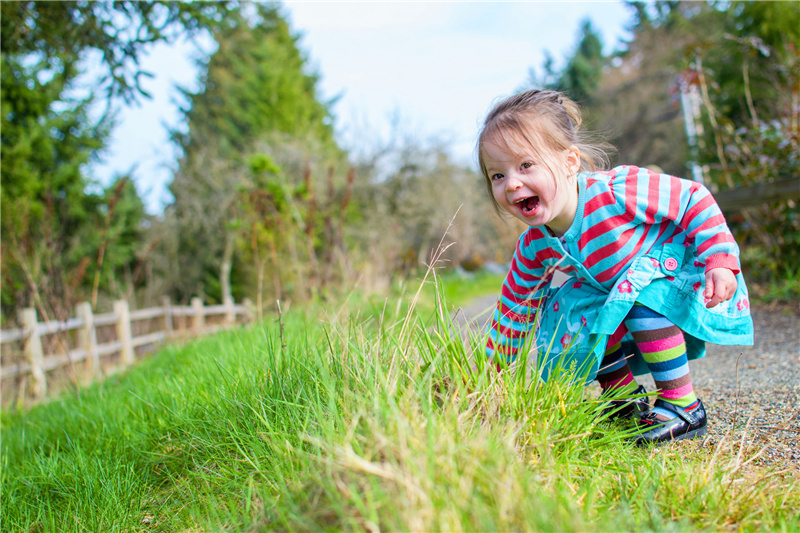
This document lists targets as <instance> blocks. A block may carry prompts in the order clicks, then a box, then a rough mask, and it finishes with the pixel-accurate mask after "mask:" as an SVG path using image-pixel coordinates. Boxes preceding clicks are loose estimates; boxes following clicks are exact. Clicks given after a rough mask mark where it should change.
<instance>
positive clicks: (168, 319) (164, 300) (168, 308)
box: [161, 296, 173, 340]
mask: <svg viewBox="0 0 800 533" xmlns="http://www.w3.org/2000/svg"><path fill="white" fill-rule="evenodd" d="M161 306H162V307H163V308H164V334H165V337H166V338H167V340H169V339H171V338H172V328H173V325H172V305H171V304H170V302H169V296H162V297H161Z"/></svg>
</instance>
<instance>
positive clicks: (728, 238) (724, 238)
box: [697, 233, 736, 255]
mask: <svg viewBox="0 0 800 533" xmlns="http://www.w3.org/2000/svg"><path fill="white" fill-rule="evenodd" d="M726 242H736V241H735V240H734V239H733V235H731V234H730V233H717V234H716V235H713V236H712V237H711V238H709V239H707V240H705V241H703V242H702V243H700V244H698V245H697V254H698V255H702V254H703V252H705V251H706V250H708V249H709V248H711V247H712V246H714V245H715V244H722V243H726Z"/></svg>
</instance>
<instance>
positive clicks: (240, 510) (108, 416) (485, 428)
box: [2, 280, 800, 532]
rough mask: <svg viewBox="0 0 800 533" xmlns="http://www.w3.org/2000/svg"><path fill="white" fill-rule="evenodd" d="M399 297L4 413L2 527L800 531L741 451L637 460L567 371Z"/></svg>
mask: <svg viewBox="0 0 800 533" xmlns="http://www.w3.org/2000/svg"><path fill="white" fill-rule="evenodd" d="M451 282H452V280H451ZM453 284H454V285H455V283H453ZM448 290H452V289H448ZM425 291H428V292H427V294H428V295H427V296H425V298H431V299H432V300H434V301H435V294H436V293H435V291H433V290H432V289H431V288H430V287H426V288H425V289H424V290H423V291H422V293H425ZM438 294H439V295H440V296H441V295H442V294H443V292H442V291H439V293H438ZM459 294H464V292H462V291H459ZM432 295H433V296H432ZM397 298H398V299H397V301H384V302H383V303H382V304H381V305H377V304H375V303H374V302H373V303H370V304H368V305H366V306H362V307H361V308H359V309H348V312H346V313H345V312H344V307H339V308H337V309H334V310H331V311H329V312H323V313H320V314H319V315H311V314H304V313H302V312H300V311H291V312H288V313H286V314H285V315H284V317H283V320H282V324H279V323H278V322H277V320H275V319H269V320H267V321H265V322H264V323H263V324H259V325H255V326H252V327H248V328H245V329H241V330H237V331H233V332H226V333H222V334H219V335H216V336H214V337H210V338H205V339H201V340H198V341H196V342H193V343H191V344H187V345H184V346H173V347H170V348H167V349H165V350H163V351H161V352H160V353H158V354H157V355H154V356H152V357H150V358H148V359H146V360H144V361H142V362H141V363H140V364H138V365H137V366H136V368H135V369H133V370H131V371H129V372H127V373H126V374H124V375H119V376H115V377H112V378H109V379H107V380H106V381H105V382H103V383H100V384H97V385H95V386H93V387H90V388H88V389H87V390H85V391H83V392H82V394H81V396H80V400H78V399H77V398H75V397H64V398H61V399H58V400H55V401H52V402H50V403H48V404H46V405H40V406H37V407H34V408H33V409H31V410H29V411H26V412H10V413H9V412H4V413H3V418H2V504H3V505H2V530H3V531H37V532H39V531H59V532H60V531H260V530H267V531H271V530H300V531H306V530H354V529H357V530H364V529H367V530H403V531H405V530H417V531H419V530H448V531H450V530H462V531H463V530H467V531H475V530H571V531H574V530H580V531H588V530H598V531H608V530H635V531H639V530H652V531H682V530H686V529H710V530H718V529H729V528H730V529H738V528H742V529H745V530H756V529H759V530H760V529H770V530H785V531H793V530H797V529H800V519H798V517H797V514H796V509H798V508H800V496H798V493H800V491H798V490H797V487H796V484H797V478H796V477H792V476H791V475H790V474H785V473H780V472H774V471H764V470H759V469H756V468H754V467H753V466H752V464H747V462H746V461H747V458H748V456H749V455H748V454H749V452H748V451H747V450H743V449H740V448H738V447H737V446H736V445H735V443H728V444H725V443H724V442H723V444H721V445H719V446H717V447H715V448H713V449H708V448H704V447H703V446H702V445H701V444H700V443H685V444H680V445H674V446H670V447H667V448H663V449H636V448H634V447H632V446H631V445H630V444H629V443H627V442H626V441H625V436H626V431H625V430H624V428H620V427H617V426H613V425H609V424H607V423H604V422H598V421H597V419H596V417H595V409H596V408H597V405H596V404H595V403H593V402H591V401H584V399H585V396H586V391H585V389H584V387H582V386H580V385H575V384H573V383H571V382H570V379H569V377H568V375H567V374H564V375H562V376H561V377H560V378H557V379H551V381H550V382H548V383H547V384H546V385H542V384H540V383H539V382H538V381H537V379H536V373H535V372H533V373H530V372H525V371H523V366H524V365H520V366H518V367H517V368H518V369H519V370H514V369H510V370H506V371H503V372H501V373H499V374H498V373H497V372H494V371H490V370H489V369H488V368H486V365H485V361H484V359H483V358H482V357H480V356H478V357H474V354H476V353H478V354H479V353H480V344H481V342H482V341H481V339H476V338H473V339H469V340H467V341H462V340H461V339H460V338H458V337H454V336H453V335H451V334H450V333H449V331H450V327H449V324H448V323H447V315H446V312H445V311H444V309H447V308H448V306H447V305H445V304H443V303H441V302H440V303H439V305H438V306H433V307H431V308H427V307H425V306H424V305H422V304H423V303H424V302H423V300H424V298H423V297H422V294H421V295H420V298H421V299H418V300H414V299H413V298H411V297H397ZM418 303H419V305H422V310H421V311H420V312H419V313H417V312H416V309H415V308H416V305H417V304H418ZM356 307H358V306H356ZM740 451H741V454H740V453H739V452H740Z"/></svg>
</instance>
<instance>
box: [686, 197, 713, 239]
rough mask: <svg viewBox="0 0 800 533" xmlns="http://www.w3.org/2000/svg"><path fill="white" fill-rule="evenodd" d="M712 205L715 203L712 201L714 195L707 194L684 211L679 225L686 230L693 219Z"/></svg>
mask: <svg viewBox="0 0 800 533" xmlns="http://www.w3.org/2000/svg"><path fill="white" fill-rule="evenodd" d="M713 205H716V202H714V197H713V196H711V195H710V194H709V195H708V196H706V197H705V198H703V199H701V200H700V201H699V202H697V203H696V204H695V205H693V206H692V207H691V208H690V209H689V210H688V211H686V213H684V215H683V220H682V221H681V223H680V226H681V227H682V228H683V229H685V230H687V231H688V230H689V227H690V226H691V225H692V222H693V221H694V219H695V218H696V217H698V216H700V215H701V214H702V213H703V211H705V210H706V209H708V208H709V207H711V206H713ZM690 235H691V234H690Z"/></svg>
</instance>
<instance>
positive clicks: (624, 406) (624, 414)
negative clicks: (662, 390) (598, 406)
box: [601, 385, 650, 420]
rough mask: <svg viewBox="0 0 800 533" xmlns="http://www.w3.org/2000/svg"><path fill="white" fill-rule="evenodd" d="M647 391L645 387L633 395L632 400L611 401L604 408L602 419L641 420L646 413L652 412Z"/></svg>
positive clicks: (641, 387) (640, 387) (640, 386)
mask: <svg viewBox="0 0 800 533" xmlns="http://www.w3.org/2000/svg"><path fill="white" fill-rule="evenodd" d="M646 394H647V389H645V388H644V386H643V385H639V388H638V389H636V390H635V391H633V392H632V393H631V396H633V397H632V398H624V399H621V400H609V401H608V402H607V403H606V407H604V408H603V413H602V415H601V416H602V417H603V418H605V419H606V420H625V419H628V418H639V417H641V416H642V415H643V414H644V413H645V411H648V410H650V403H649V402H648V401H647V396H646Z"/></svg>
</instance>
